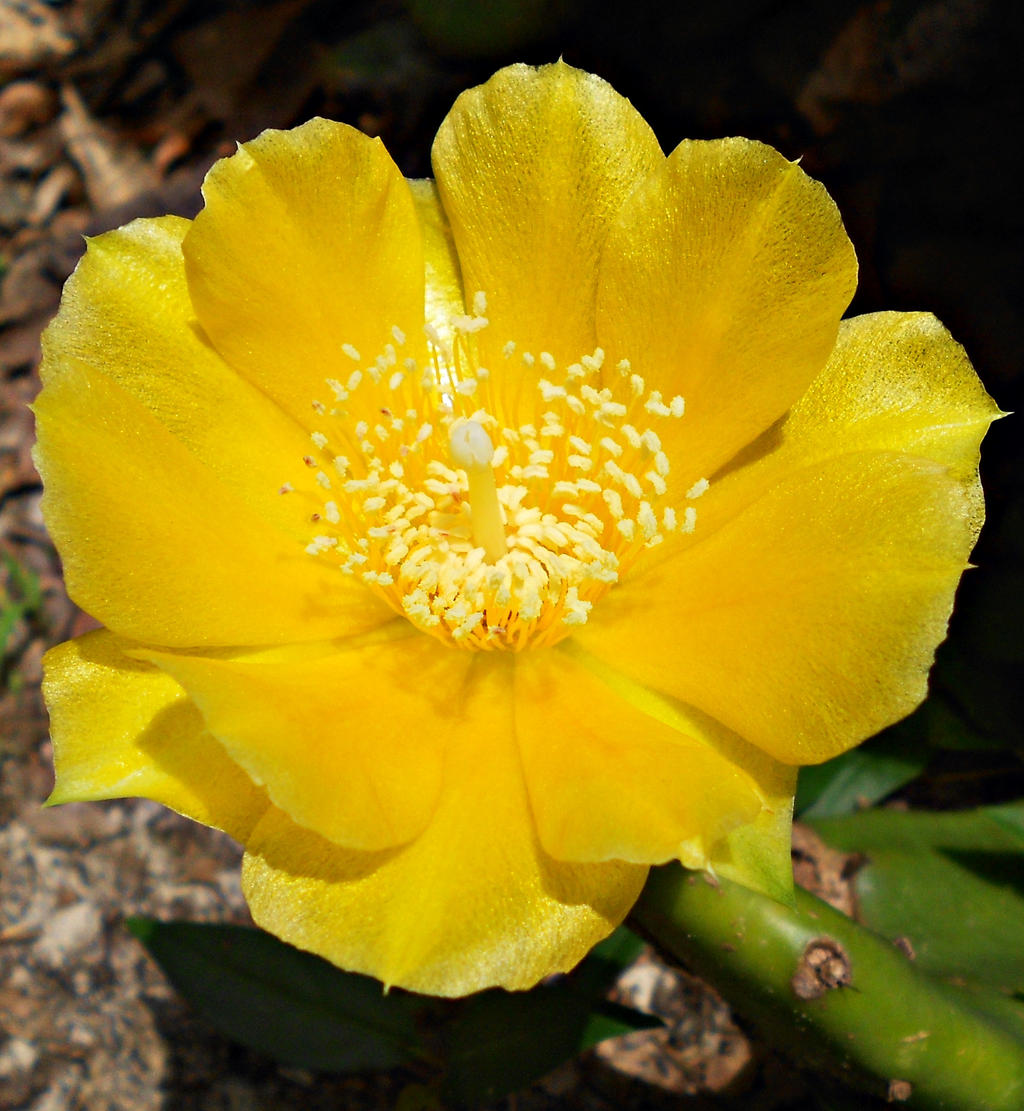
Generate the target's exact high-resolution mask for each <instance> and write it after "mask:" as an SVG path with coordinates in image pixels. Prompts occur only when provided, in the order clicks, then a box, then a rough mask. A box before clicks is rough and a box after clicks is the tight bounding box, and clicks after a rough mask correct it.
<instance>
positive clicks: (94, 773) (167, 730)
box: [43, 630, 269, 841]
mask: <svg viewBox="0 0 1024 1111" xmlns="http://www.w3.org/2000/svg"><path fill="white" fill-rule="evenodd" d="M126 647H129V648H130V647H131V646H130V645H128V644H126V643H125V642H124V641H121V640H120V639H119V638H117V637H115V636H113V635H112V634H110V633H108V632H106V630H100V631H98V632H95V633H87V634H86V635H85V636H83V637H79V638H78V639H77V640H71V641H68V642H67V643H65V644H61V645H58V646H57V647H56V648H52V649H51V650H50V651H49V652H47V654H46V657H45V660H44V666H45V678H44V680H43V693H44V695H45V697H46V704H47V706H48V707H49V710H50V732H51V735H52V737H53V756H54V764H55V765H56V770H57V785H56V787H55V788H54V790H53V794H52V795H51V796H50V798H49V800H48V802H49V803H50V804H51V805H52V804H56V803H62V802H77V801H87V800H92V799H111V798H125V797H142V798H150V799H155V800H156V801H157V802H161V803H163V804H164V805H165V806H169V807H171V809H172V810H176V811H178V813H179V814H185V815H186V816H187V817H189V818H193V819H195V821H197V822H202V823H203V824H204V825H209V826H215V827H216V828H218V829H223V830H225V831H226V832H227V833H230V834H231V836H232V837H235V838H237V839H238V840H240V841H244V840H245V839H246V838H247V837H248V836H249V833H250V832H251V830H252V829H253V827H254V826H255V824H256V822H257V821H258V820H259V818H260V817H261V816H262V814H263V813H264V812H265V811H266V809H267V807H268V805H269V803H268V801H267V796H266V793H265V792H264V791H262V790H261V789H260V788H258V787H257V786H256V785H255V784H254V783H253V782H252V780H250V779H249V777H248V776H247V775H246V774H245V773H244V772H243V771H242V769H241V768H239V767H238V765H237V764H235V763H234V762H233V761H232V760H231V759H230V758H229V757H228V755H227V753H226V752H225V751H224V749H223V748H222V747H221V745H219V744H218V743H217V741H215V740H214V738H213V737H211V736H210V734H209V733H208V732H206V730H205V729H204V727H203V720H202V718H201V717H200V715H199V713H198V711H197V710H196V708H195V706H193V705H192V703H191V702H190V701H189V700H188V697H187V696H186V694H185V692H184V691H183V690H182V689H181V687H179V686H178V684H177V683H176V682H175V681H174V680H173V679H172V678H171V677H170V676H169V675H166V674H164V673H163V672H161V671H158V670H157V669H156V668H155V667H153V666H152V665H151V664H147V663H143V662H141V661H139V660H135V659H131V658H129V657H128V656H126V655H125V654H124V649H125V648H126Z"/></svg>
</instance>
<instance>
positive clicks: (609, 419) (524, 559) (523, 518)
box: [282, 292, 708, 651]
mask: <svg viewBox="0 0 1024 1111" xmlns="http://www.w3.org/2000/svg"><path fill="white" fill-rule="evenodd" d="M468 304H469V305H470V307H471V312H470V313H466V314H457V315H453V316H451V317H450V318H447V319H440V320H431V321H430V322H429V323H428V324H427V325H426V326H425V328H424V329H423V331H422V333H421V334H416V333H414V332H413V330H412V329H403V328H400V327H399V326H397V325H395V326H394V327H392V328H391V329H390V337H391V340H393V342H388V343H386V344H385V346H384V349H383V351H382V352H381V353H380V354H378V355H375V356H374V357H373V358H372V359H364V358H363V357H362V355H361V354H360V352H359V350H358V349H357V348H355V347H354V346H353V345H352V344H348V343H346V344H344V345H343V346H342V348H341V351H340V352H339V357H338V360H337V364H336V365H334V366H330V367H325V368H324V380H325V384H326V386H327V389H328V391H329V394H328V395H327V396H331V397H333V398H334V405H333V406H331V407H328V406H325V405H323V404H317V405H314V406H313V412H314V414H315V415H316V423H317V425H318V427H316V428H314V429H312V430H311V432H310V440H311V443H312V445H313V448H314V455H313V456H305V457H303V459H302V462H303V463H304V464H305V467H306V468H308V469H309V470H307V471H305V472H298V473H300V474H301V473H304V475H306V476H309V471H312V472H313V474H312V475H311V476H309V477H311V478H312V480H313V481H312V482H309V481H307V482H305V483H303V484H301V485H300V482H299V480H298V477H295V478H293V480H292V481H291V482H286V483H284V485H283V486H282V490H285V489H287V490H288V491H289V492H291V493H292V496H293V497H294V498H296V503H295V504H300V503H301V504H300V509H301V511H302V512H303V513H304V516H305V519H306V520H307V521H314V522H315V527H316V529H317V533H316V534H315V535H313V536H311V537H309V539H308V540H307V542H306V547H305V550H306V552H307V553H308V554H309V555H310V556H311V557H313V558H316V559H318V560H323V561H327V562H329V563H331V564H333V565H335V566H336V567H337V570H338V573H339V574H343V575H349V576H354V577H355V578H357V579H358V580H359V581H360V582H361V583H363V584H364V585H365V586H366V588H367V589H368V590H372V591H374V592H375V593H376V594H378V595H379V596H380V597H381V598H382V599H384V600H385V601H386V602H387V603H388V604H389V605H391V606H392V607H393V608H394V610H395V611H396V612H397V613H398V614H400V615H402V616H403V617H405V618H406V619H407V620H408V621H410V622H411V623H412V624H413V625H415V626H416V627H417V628H418V629H420V630H421V631H423V632H424V633H427V634H429V635H431V636H435V637H437V638H439V639H441V640H443V641H445V642H446V643H447V644H449V645H450V646H452V647H453V648H458V649H463V650H483V651H519V650H521V649H524V648H536V647H542V646H546V645H551V644H555V643H557V642H558V641H559V640H561V639H562V638H563V637H566V636H568V635H570V634H571V632H572V630H573V629H574V628H577V627H578V626H580V625H583V624H585V623H586V622H587V621H588V620H589V619H590V616H591V613H592V612H593V610H594V607H595V606H597V605H599V604H600V599H601V597H602V596H603V595H604V594H606V593H607V592H608V591H609V590H611V589H614V587H615V584H616V583H618V582H619V581H620V579H621V578H622V576H623V575H624V574H625V573H626V572H628V570H629V569H630V567H631V566H632V565H633V564H634V563H636V561H637V560H638V559H640V558H642V556H643V554H644V552H645V551H647V550H648V549H650V548H653V547H655V546H656V545H658V544H662V543H664V542H665V541H666V540H667V539H669V538H671V537H673V536H678V537H685V536H686V535H687V534H689V533H692V532H693V531H694V530H695V528H696V520H697V510H696V508H695V506H694V505H693V504H692V503H693V502H694V501H695V500H696V499H697V498H699V497H700V496H701V495H702V494H703V493H704V492H705V490H706V489H707V487H708V483H707V480H706V479H700V480H699V481H697V482H696V483H693V480H692V479H690V483H691V485H690V487H689V489H688V490H687V492H686V494H685V495H681V494H679V493H678V492H676V493H675V494H673V489H675V490H676V491H678V490H679V489H680V487H679V486H674V484H673V476H672V471H673V467H674V465H675V464H677V463H678V462H679V461H678V460H677V459H676V458H674V456H673V450H674V447H673V445H677V444H678V443H679V442H680V437H679V436H678V435H675V434H674V428H673V426H674V425H675V423H676V422H677V421H679V420H680V419H681V418H682V417H683V415H684V412H685V403H684V401H683V398H682V397H678V396H673V397H668V398H666V397H665V396H664V395H663V393H662V392H660V391H658V390H657V389H649V388H648V385H647V382H646V381H645V380H644V377H643V376H642V373H641V371H642V370H643V367H642V366H641V365H640V363H639V361H638V360H633V361H630V360H628V359H620V360H619V361H618V362H617V363H616V364H615V365H614V366H613V365H612V364H611V362H607V363H606V360H605V352H604V351H603V350H602V349H601V348H597V349H595V350H594V351H590V352H580V354H579V357H578V359H576V360H575V361H573V362H571V363H568V364H566V365H565V366H561V365H560V364H559V363H558V361H557V360H556V359H555V357H554V355H553V354H552V353H551V352H550V351H547V350H537V351H529V350H526V349H524V348H523V347H522V346H521V345H519V344H518V343H517V342H516V341H515V340H514V339H508V340H505V339H504V337H499V338H500V340H501V342H499V344H498V348H497V350H498V351H499V352H500V354H499V357H498V359H497V362H496V363H491V371H489V370H488V368H487V366H486V365H483V364H484V360H483V359H482V357H481V347H482V344H481V336H482V334H483V333H484V332H485V330H486V329H488V328H490V327H491V325H490V321H489V320H488V317H487V315H486V314H487V307H488V298H487V296H486V294H485V293H484V292H477V293H476V294H475V295H474V296H473V297H472V298H470V299H469V301H468ZM398 348H401V349H402V352H401V359H399V355H398ZM488 361H489V360H488ZM346 364H347V365H346ZM297 471H298V468H297ZM329 475H333V476H334V477H333V479H332V478H331V477H329ZM326 491H330V500H324V493H325V492H326Z"/></svg>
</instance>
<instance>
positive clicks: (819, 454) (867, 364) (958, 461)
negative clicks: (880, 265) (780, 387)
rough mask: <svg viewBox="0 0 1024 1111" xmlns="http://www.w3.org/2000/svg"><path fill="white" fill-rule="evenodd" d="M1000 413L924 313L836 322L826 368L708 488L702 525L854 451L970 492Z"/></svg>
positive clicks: (935, 323) (959, 349)
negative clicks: (912, 466) (936, 468)
mask: <svg viewBox="0 0 1024 1111" xmlns="http://www.w3.org/2000/svg"><path fill="white" fill-rule="evenodd" d="M999 415H1000V413H999V409H998V407H997V406H996V404H995V402H993V400H992V398H990V397H989V396H988V394H987V393H986V392H985V387H984V386H983V385H982V384H981V381H980V379H979V378H978V376H977V374H975V372H974V368H973V367H972V366H971V364H970V361H969V360H968V358H967V354H966V352H965V351H964V349H963V348H962V347H961V346H960V344H958V343H957V342H956V340H954V339H953V337H952V336H951V335H950V334H949V332H948V331H947V330H946V329H945V328H944V327H943V326H942V324H941V323H940V322H939V321H938V320H936V319H935V317H934V316H932V315H931V313H923V312H915V313H911V312H878V313H871V314H869V315H867V316H856V317H853V318H852V319H851V320H844V321H843V322H842V324H841V326H840V329H839V336H838V338H837V341H836V346H835V349H834V350H833V352H832V355H831V357H830V358H829V361H828V363H827V364H826V365H825V367H824V369H823V370H822V372H821V373H820V374H819V375H818V377H817V378H816V379H815V380H814V381H813V382H812V383H811V385H810V387H809V388H808V390H807V392H806V393H805V394H804V396H803V397H802V398H801V399H800V400H799V401H798V402H797V403H796V404H795V405H794V406H793V408H792V409H791V410H790V412H789V413H788V414H787V416H786V418H785V420H784V421H783V422H782V423H781V424H779V425H778V426H777V427H775V428H773V429H771V430H770V431H769V432H768V433H767V434H766V436H765V437H764V438H763V439H761V440H759V441H756V442H755V443H753V444H751V445H750V448H749V450H748V451H746V452H744V453H743V454H742V455H741V456H740V457H739V458H738V459H737V460H735V461H734V464H732V465H730V471H729V473H728V474H727V475H725V476H723V478H722V479H721V480H720V481H716V482H715V483H714V484H713V486H712V489H711V493H710V494H709V496H708V498H707V501H706V502H702V503H701V506H700V510H699V513H700V520H701V528H702V530H706V529H707V528H709V527H713V522H715V521H717V520H719V519H720V518H721V516H722V514H723V513H726V512H731V513H735V512H736V511H737V508H738V506H739V505H740V504H745V503H746V502H749V501H751V500H752V499H753V498H754V497H756V496H757V495H758V494H759V493H760V492H762V491H763V490H766V489H768V488H769V487H770V486H771V485H773V484H774V483H775V482H777V481H778V480H779V478H780V477H782V476H784V475H786V474H787V473H789V472H792V471H794V470H796V469H797V468H798V467H807V466H810V465H811V464H813V463H815V462H817V461H819V460H821V459H828V458H830V457H831V456H834V455H839V454H848V453H850V452H853V451H902V452H907V453H909V454H911V455H918V456H921V457H923V458H926V459H932V460H934V461H935V462H937V463H942V464H944V465H946V466H948V467H949V468H950V470H951V472H952V473H953V474H955V475H957V476H958V477H960V478H962V479H963V480H964V481H965V482H967V483H968V484H969V485H971V486H975V487H976V486H977V482H978V458H979V454H980V452H979V448H980V445H981V440H982V437H983V436H984V435H985V432H986V430H987V429H988V426H989V424H991V423H992V421H993V420H994V419H995V418H996V417H998V416H999ZM977 523H978V525H979V526H980V520H979V521H978V522H977Z"/></svg>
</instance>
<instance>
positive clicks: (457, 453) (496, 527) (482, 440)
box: [448, 420, 508, 563]
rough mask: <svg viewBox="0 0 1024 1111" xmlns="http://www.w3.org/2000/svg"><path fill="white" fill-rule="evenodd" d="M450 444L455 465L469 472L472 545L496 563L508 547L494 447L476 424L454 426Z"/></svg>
mask: <svg viewBox="0 0 1024 1111" xmlns="http://www.w3.org/2000/svg"><path fill="white" fill-rule="evenodd" d="M448 443H449V450H450V452H451V459H452V462H453V463H454V464H455V466H456V467H461V468H462V470H464V471H465V472H466V479H467V481H468V483H469V510H470V514H471V519H472V526H473V542H474V543H475V544H477V545H478V546H479V547H481V548H483V550H484V553H485V554H486V556H487V560H488V562H490V563H497V562H498V560H499V559H501V557H502V556H503V555H505V553H506V552H507V551H508V545H507V543H506V541H505V523H504V521H503V520H502V517H501V505H500V504H499V502H498V487H497V484H496V483H495V481H494V467H493V466H492V460H493V459H494V445H493V444H492V443H491V438H490V436H488V435H487V432H486V430H485V429H484V427H483V425H481V424H478V423H477V422H476V421H475V420H467V421H462V422H461V423H459V424H456V425H453V426H452V430H451V433H450V435H449V440H448Z"/></svg>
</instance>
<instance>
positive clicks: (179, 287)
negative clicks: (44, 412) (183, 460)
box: [42, 216, 310, 547]
mask: <svg viewBox="0 0 1024 1111" xmlns="http://www.w3.org/2000/svg"><path fill="white" fill-rule="evenodd" d="M189 227H190V224H189V221H188V220H182V219H180V218H178V217H176V216H165V217H163V218H161V219H158V220H135V221H134V222H133V223H131V224H129V225H128V226H127V227H124V228H119V229H117V230H116V231H111V232H107V233H106V234H104V235H101V236H98V237H97V238H95V239H91V240H90V241H89V245H88V249H87V250H86V253H85V255H84V257H83V258H82V260H81V262H79V264H78V267H77V268H76V270H75V273H74V274H73V275H72V277H71V278H69V279H68V282H67V284H66V285H65V286H64V293H63V295H62V297H61V307H60V312H59V313H58V314H57V316H56V317H55V318H54V320H53V322H52V323H51V324H50V326H49V327H48V328H47V329H46V332H45V333H44V335H43V365H42V379H43V383H44V385H45V384H46V383H49V382H59V381H60V380H61V378H62V376H63V375H64V374H65V373H67V372H68V370H69V369H71V368H73V367H74V366H75V365H79V364H84V365H85V366H87V367H88V368H89V369H90V370H91V371H95V372H97V373H100V374H103V375H106V376H107V377H108V378H110V379H111V380H112V381H113V382H115V383H116V384H117V385H118V386H119V387H120V388H121V389H123V390H124V391H125V392H126V393H128V394H130V395H131V397H132V398H134V399H135V400H136V401H138V402H139V403H140V404H141V405H143V406H144V407H145V408H146V409H147V410H148V412H149V414H150V415H151V416H152V417H154V418H155V419H156V420H157V421H158V422H159V423H160V424H161V425H163V427H164V428H165V429H166V430H167V431H168V432H169V433H170V434H171V435H172V436H174V438H175V439H177V440H180V441H181V443H182V444H183V445H184V446H185V447H186V448H187V449H188V450H189V451H190V452H191V453H192V454H193V455H195V457H196V458H197V459H198V460H199V461H200V462H201V463H202V464H203V465H204V466H206V467H208V468H209V469H210V471H211V472H212V473H213V474H215V475H216V476H217V478H218V479H219V480H220V481H221V482H223V483H224V485H225V486H226V487H228V489H230V490H231V492H232V493H233V494H235V495H236V496H237V497H238V498H239V499H240V500H241V501H243V502H245V503H246V504H247V505H250V506H251V507H252V508H253V509H254V510H255V511H256V512H257V513H258V514H259V515H260V516H261V517H262V518H264V519H265V520H267V521H268V522H272V523H273V524H274V525H275V526H277V527H278V528H281V529H283V530H285V531H288V532H289V533H291V534H292V535H293V536H294V538H295V539H296V541H300V546H302V547H304V546H305V545H306V544H307V543H308V542H309V535H308V534H309V531H310V530H309V526H308V520H307V518H306V517H304V516H303V515H302V514H301V513H300V512H297V511H296V507H295V506H294V505H292V504H290V502H289V499H287V498H282V497H281V496H280V495H279V494H278V490H279V489H280V487H281V485H282V483H283V482H284V481H285V480H286V479H288V478H291V477H293V476H294V474H295V472H296V471H297V470H298V471H301V470H302V469H303V468H302V465H301V460H302V457H303V455H304V454H306V452H308V451H309V433H308V432H307V431H306V430H305V429H304V428H301V427H300V426H299V425H297V424H296V423H295V422H294V421H292V420H291V419H289V418H288V417H287V416H285V414H284V413H283V412H282V411H281V410H280V409H279V408H278V407H277V406H276V405H274V403H273V402H272V401H270V399H269V398H267V397H266V395H264V394H262V393H261V392H260V391H259V390H257V389H255V388H254V387H253V386H251V385H249V383H247V382H245V381H243V379H241V378H239V376H238V375H237V374H235V372H234V371H233V370H231V369H230V368H229V367H228V366H227V364H226V363H225V362H224V361H223V359H221V358H220V356H218V355H217V353H216V352H215V351H213V350H212V348H211V347H210V346H209V344H207V343H205V342H204V341H203V340H202V338H201V337H200V336H199V334H198V333H197V331H196V328H195V313H194V312H193V310H192V302H191V301H190V300H189V295H188V289H187V288H186V285H185V262H184V259H183V257H182V254H181V241H182V239H183V238H184V236H185V233H186V232H187V231H188V229H189Z"/></svg>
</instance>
